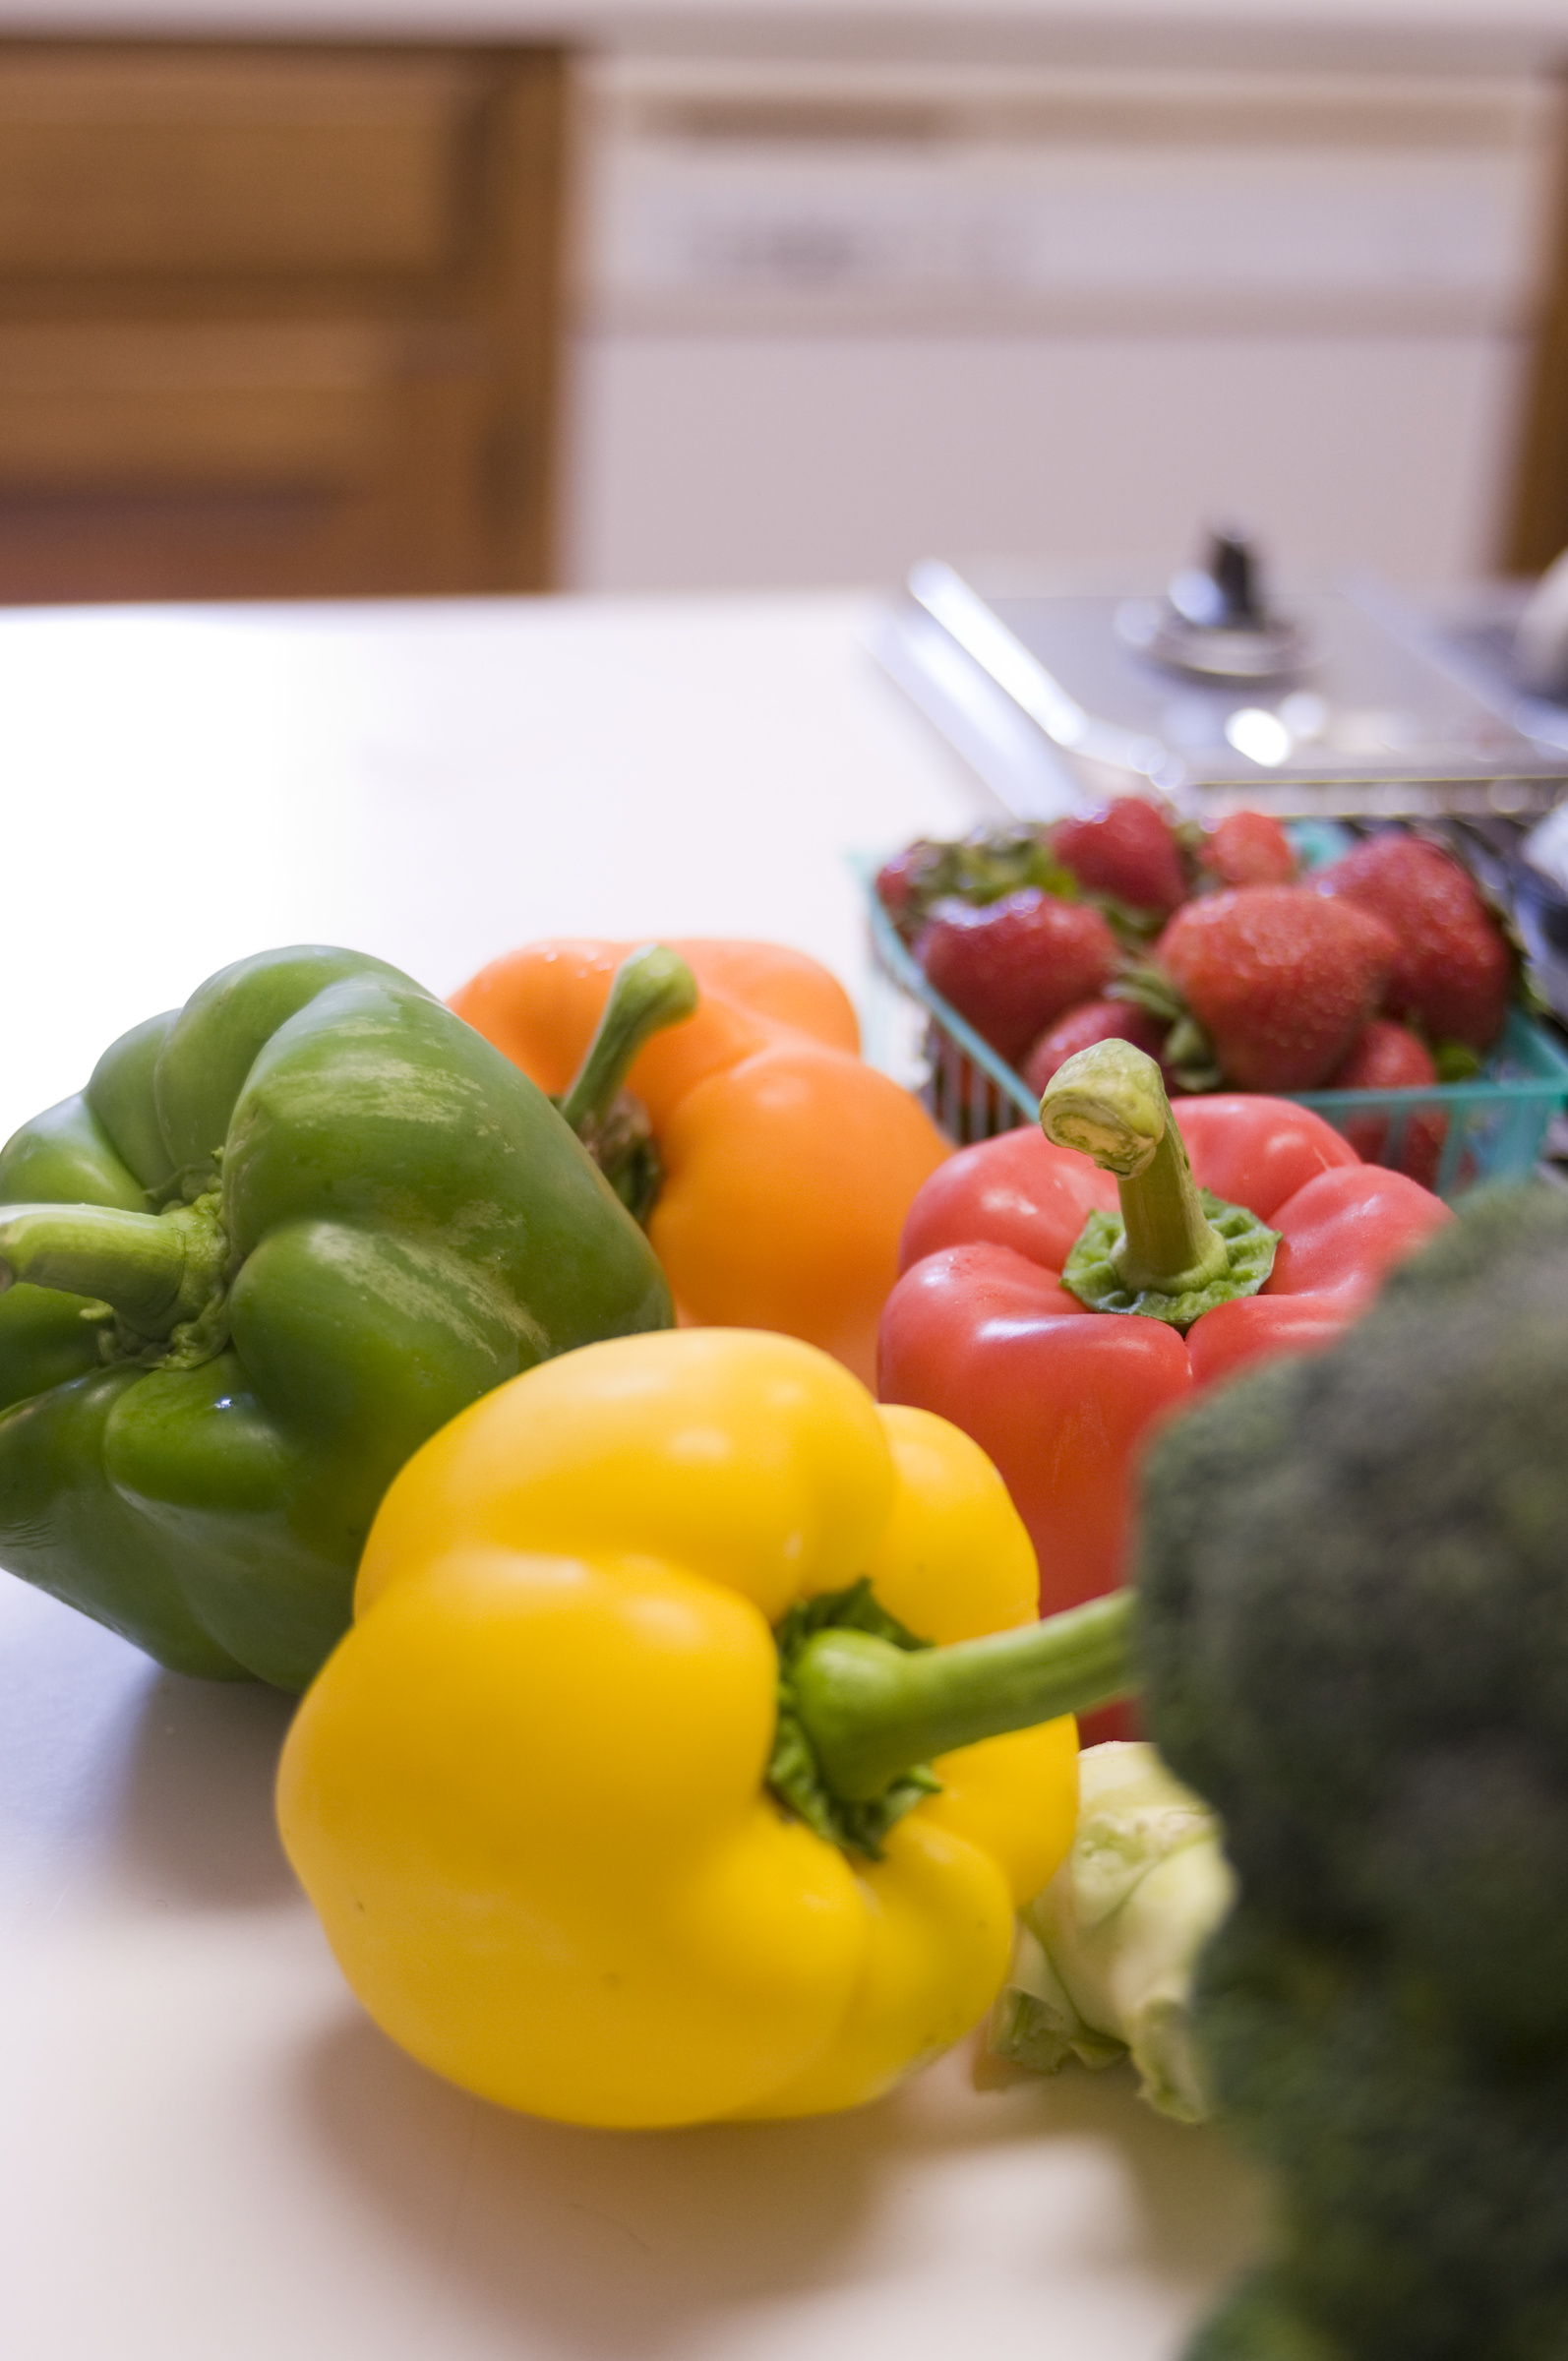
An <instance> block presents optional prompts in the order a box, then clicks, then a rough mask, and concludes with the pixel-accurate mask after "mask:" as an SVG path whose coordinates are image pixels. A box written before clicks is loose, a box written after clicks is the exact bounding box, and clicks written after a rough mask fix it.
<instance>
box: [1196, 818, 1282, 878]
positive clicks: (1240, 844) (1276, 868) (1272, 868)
mask: <svg viewBox="0 0 1568 2361" xmlns="http://www.w3.org/2000/svg"><path fill="white" fill-rule="evenodd" d="M1201 859H1202V862H1203V866H1204V869H1205V870H1206V871H1207V872H1208V874H1209V876H1210V877H1211V878H1215V879H1216V880H1217V881H1218V882H1219V883H1220V884H1221V885H1292V884H1294V883H1295V881H1296V875H1297V869H1296V851H1295V848H1294V846H1293V845H1292V843H1291V840H1290V838H1289V836H1287V834H1286V833H1285V830H1284V829H1283V828H1282V827H1281V825H1280V823H1279V821H1278V820H1277V819H1274V818H1272V817H1270V815H1269V814H1268V813H1267V812H1227V814H1226V816H1225V817H1224V818H1223V819H1221V820H1217V821H1216V822H1215V824H1214V826H1213V827H1212V828H1211V829H1210V830H1209V832H1208V834H1207V835H1206V836H1205V837H1204V839H1203V852H1202V855H1201Z"/></svg>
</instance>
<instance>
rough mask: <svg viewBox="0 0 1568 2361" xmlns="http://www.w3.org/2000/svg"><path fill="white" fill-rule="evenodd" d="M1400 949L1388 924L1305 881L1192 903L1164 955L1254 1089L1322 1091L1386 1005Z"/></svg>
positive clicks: (1231, 1068)
mask: <svg viewBox="0 0 1568 2361" xmlns="http://www.w3.org/2000/svg"><path fill="white" fill-rule="evenodd" d="M1398 956H1399V943H1398V941H1397V939H1396V938H1395V937H1394V935H1393V934H1392V933H1391V931H1390V930H1389V929H1388V928H1387V927H1385V926H1384V925H1383V922H1382V920H1381V919H1378V918H1374V917H1373V916H1372V914H1371V912H1370V911H1368V910H1361V909H1358V908H1357V905H1356V904H1355V903H1354V902H1348V901H1341V900H1334V899H1331V898H1330V896H1329V895H1327V894H1322V893H1314V892H1313V891H1312V890H1311V889H1310V887H1308V886H1305V885H1236V886H1233V887H1232V888H1231V889H1230V890H1229V891H1227V892H1225V893H1215V894H1210V895H1208V896H1207V897H1206V898H1205V899H1204V900H1202V901H1196V902H1188V903H1187V904H1186V905H1185V907H1184V908H1183V909H1180V910H1178V911H1177V912H1176V917H1175V918H1174V919H1173V920H1172V921H1171V924H1170V925H1169V926H1168V927H1167V928H1166V931H1165V933H1164V934H1163V935H1162V936H1161V938H1160V940H1159V943H1158V945H1157V946H1156V957H1157V958H1158V960H1159V962H1160V965H1161V966H1162V967H1163V968H1164V969H1165V971H1166V974H1167V975H1168V976H1170V977H1171V978H1172V980H1173V982H1175V983H1176V985H1177V986H1178V987H1179V989H1180V991H1181V993H1182V994H1183V996H1184V997H1185V999H1186V1003H1187V1006H1188V1007H1189V1008H1190V1009H1191V1011H1192V1014H1193V1015H1194V1016H1195V1017H1196V1019H1197V1021H1198V1023H1199V1024H1200V1025H1201V1026H1202V1027H1203V1029H1204V1031H1205V1032H1206V1033H1207V1034H1208V1036H1209V1040H1210V1042H1211V1043H1212V1045H1213V1048H1214V1054H1215V1057H1216V1059H1218V1061H1219V1064H1220V1068H1221V1070H1222V1072H1223V1073H1224V1075H1225V1077H1226V1079H1227V1081H1229V1082H1233V1083H1236V1085H1237V1086H1238V1087H1239V1088H1240V1089H1242V1090H1312V1089H1314V1088H1315V1087H1316V1086H1317V1084H1319V1083H1320V1082H1322V1081H1323V1079H1324V1077H1325V1076H1326V1075H1328V1074H1331V1073H1332V1072H1333V1070H1334V1068H1335V1066H1336V1065H1338V1063H1339V1062H1340V1059H1342V1058H1344V1057H1345V1056H1346V1054H1347V1053H1348V1052H1349V1050H1350V1048H1351V1045H1352V1044H1353V1043H1354V1041H1355V1040H1356V1037H1357V1034H1358V1033H1359V1032H1360V1030H1361V1028H1362V1026H1363V1025H1364V1024H1365V1023H1366V1021H1367V1019H1368V1017H1369V1016H1370V1015H1371V1014H1372V1012H1373V1010H1374V1009H1375V1008H1376V1007H1377V1005H1378V1002H1379V1001H1380V999H1382V995H1383V987H1384V985H1385V984H1386V982H1387V980H1388V976H1389V973H1390V970H1391V969H1392V967H1393V965H1394V962H1395V960H1396V958H1397V957H1398Z"/></svg>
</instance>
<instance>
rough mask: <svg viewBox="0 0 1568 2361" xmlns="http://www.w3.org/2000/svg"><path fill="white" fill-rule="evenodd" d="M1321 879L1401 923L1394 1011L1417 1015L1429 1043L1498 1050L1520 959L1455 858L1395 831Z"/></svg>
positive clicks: (1327, 887)
mask: <svg viewBox="0 0 1568 2361" xmlns="http://www.w3.org/2000/svg"><path fill="white" fill-rule="evenodd" d="M1313 882H1314V884H1315V885H1316V886H1317V887H1318V889H1319V891H1320V892H1323V893H1329V894H1336V895H1341V896H1343V897H1345V898H1346V899H1347V900H1349V901H1351V902H1354V903H1356V904H1357V906H1358V907H1359V908H1361V909H1363V910H1370V911H1372V912H1374V913H1375V914H1376V916H1377V917H1379V918H1380V919H1382V920H1383V921H1384V923H1385V924H1386V925H1388V926H1390V927H1392V928H1393V930H1394V934H1395V936H1396V938H1398V942H1399V957H1398V958H1397V959H1396V961H1395V963H1394V972H1393V974H1392V975H1391V976H1390V978H1389V980H1388V996H1387V1007H1388V1012H1389V1014H1390V1015H1391V1016H1408V1017H1412V1018H1414V1019H1415V1021H1416V1023H1417V1024H1418V1025H1419V1026H1420V1028H1421V1030H1422V1031H1423V1032H1424V1033H1425V1035H1426V1037H1427V1039H1428V1040H1429V1041H1438V1042H1442V1041H1462V1042H1465V1043H1466V1044H1467V1045H1468V1046H1469V1047H1470V1048H1471V1049H1473V1050H1489V1049H1490V1048H1491V1045H1492V1043H1493V1042H1494V1041H1495V1040H1496V1039H1497V1036H1498V1034H1499V1033H1500V1032H1501V1031H1502V1029H1503V1019H1504V1018H1505V1017H1506V1015H1507V1014H1508V996H1509V992H1510V990H1511V988H1512V985H1513V961H1512V959H1511V958H1510V956H1509V951H1508V945H1507V943H1506V942H1505V941H1504V940H1503V938H1502V935H1501V933H1500V932H1499V930H1498V928H1497V926H1496V924H1495V922H1494V921H1493V919H1492V917H1491V914H1490V912H1489V911H1488V910H1487V908H1486V905H1485V903H1484V902H1483V901H1482V900H1481V898H1480V895H1479V894H1478V892H1477V891H1476V888H1475V886H1474V885H1473V884H1472V883H1471V881H1470V879H1469V878H1467V877H1466V875H1465V872H1464V871H1463V870H1462V869H1461V868H1460V866H1459V863H1458V862H1457V861H1451V860H1450V859H1449V857H1448V855H1447V854H1446V853H1443V852H1439V851H1438V849H1437V847H1436V845H1435V844H1427V843H1426V842H1425V841H1424V839H1423V838H1421V837H1419V836H1407V835H1404V834H1401V833H1397V832H1395V831H1392V830H1391V831H1390V832H1389V833H1388V834H1387V835H1383V836H1373V837H1371V838H1369V839H1368V841H1367V842H1366V843H1365V844H1359V845H1357V848H1356V850H1355V852H1354V853H1347V854H1346V856H1345V858H1344V860H1343V861H1336V862H1335V863H1334V865H1333V867H1332V868H1331V869H1325V870H1323V871H1322V872H1321V873H1320V875H1319V876H1318V877H1317V878H1314V880H1313Z"/></svg>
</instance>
